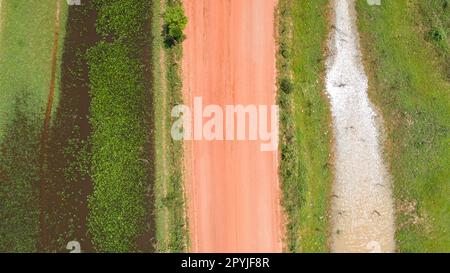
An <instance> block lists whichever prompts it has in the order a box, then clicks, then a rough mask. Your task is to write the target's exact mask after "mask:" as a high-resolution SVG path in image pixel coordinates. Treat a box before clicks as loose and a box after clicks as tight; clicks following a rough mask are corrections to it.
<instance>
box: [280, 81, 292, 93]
mask: <svg viewBox="0 0 450 273" xmlns="http://www.w3.org/2000/svg"><path fill="white" fill-rule="evenodd" d="M280 88H281V90H282V91H283V92H284V93H286V94H290V93H291V92H292V90H294V86H293V84H292V82H291V80H289V79H287V78H284V79H281V81H280Z"/></svg>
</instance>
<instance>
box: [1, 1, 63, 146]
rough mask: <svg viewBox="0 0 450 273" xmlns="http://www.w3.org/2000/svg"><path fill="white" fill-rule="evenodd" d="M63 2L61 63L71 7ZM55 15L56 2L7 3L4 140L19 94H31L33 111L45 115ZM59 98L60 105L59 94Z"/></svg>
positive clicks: (3, 55) (3, 50)
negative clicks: (66, 25) (13, 106)
mask: <svg viewBox="0 0 450 273" xmlns="http://www.w3.org/2000/svg"><path fill="white" fill-rule="evenodd" d="M62 2H63V4H62V5H61V35H60V39H59V41H60V44H59V54H58V56H59V58H58V60H60V59H61V58H60V56H61V52H62V43H63V40H64V27H65V21H66V15H67V5H66V4H65V1H62ZM55 11H56V2H55V1H53V0H45V1H27V0H3V6H2V11H1V12H2V15H1V17H2V29H1V36H0V37H1V39H0V86H1V92H0V116H1V117H2V118H1V119H0V139H1V137H2V136H3V133H2V131H3V130H2V128H3V127H4V125H5V122H6V121H7V120H8V113H10V112H11V110H12V102H13V101H14V97H15V96H16V95H17V94H18V92H19V91H22V92H26V93H29V94H30V95H29V100H30V101H31V102H32V103H31V104H30V106H31V107H33V111H34V110H42V113H44V108H45V106H46V104H47V97H48V91H49V83H50V77H51V70H50V68H51V53H52V47H53V37H54V30H55V23H54V21H55V17H56V15H55ZM26 14H33V16H26ZM58 74H59V73H58ZM58 82H59V76H58V80H57V82H56V86H58V85H59V84H58ZM55 94H56V98H55V105H56V104H57V94H58V92H55ZM42 118H43V117H42Z"/></svg>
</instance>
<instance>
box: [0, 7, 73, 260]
mask: <svg viewBox="0 0 450 273" xmlns="http://www.w3.org/2000/svg"><path fill="white" fill-rule="evenodd" d="M55 11H56V2H55V1H53V0H45V1H28V0H4V1H3V4H2V10H1V21H2V24H1V30H0V33H1V35H0V143H1V150H2V156H1V158H0V182H1V183H0V200H1V201H0V207H2V210H1V211H0V218H1V219H2V221H0V234H1V235H0V251H12V252H16V251H20V252H32V251H35V250H36V247H37V242H38V231H39V222H38V221H39V220H38V215H39V213H38V212H39V207H38V199H37V198H38V196H37V195H38V192H37V184H38V182H39V171H38V170H39V137H40V134H41V130H42V128H43V125H44V124H43V120H44V113H45V107H46V105H47V97H48V94H49V87H50V78H51V62H52V60H51V58H52V47H53V39H54V30H55V17H56V12H55ZM30 14H32V15H33V16H29V15H30ZM66 14H67V5H66V4H65V2H64V3H63V4H62V5H61V29H60V30H61V31H60V36H59V45H60V46H59V50H58V57H59V58H58V63H60V59H61V58H60V56H61V52H62V43H63V40H64V26H65V22H66ZM58 67H59V66H58ZM58 83H59V70H58V71H57V82H56V84H57V85H56V86H58ZM55 93H56V98H55V102H57V94H58V90H55ZM54 105H56V103H55V104H54ZM24 170H26V171H24ZM3 208H5V209H3Z"/></svg>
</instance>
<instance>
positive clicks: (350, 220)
mask: <svg viewBox="0 0 450 273" xmlns="http://www.w3.org/2000/svg"><path fill="white" fill-rule="evenodd" d="M334 10H335V21H334V27H333V37H332V38H331V41H330V52H331V56H330V59H329V61H328V71H327V78H326V85H327V91H328V94H329V95H330V99H331V105H332V113H333V119H334V132H335V141H336V157H335V160H336V161H335V168H336V169H335V174H336V180H335V184H334V189H333V191H334V195H333V196H335V198H333V202H332V211H331V212H332V217H333V221H332V225H333V228H332V231H333V233H332V236H331V250H332V251H333V252H393V251H394V250H395V243H394V217H393V205H392V193H391V184H390V180H389V176H388V173H387V170H386V168H385V166H384V163H383V156H382V153H381V147H380V142H381V140H380V136H381V134H380V132H381V125H382V122H381V119H379V118H378V115H377V114H376V112H375V110H374V108H373V106H372V105H371V103H370V101H369V98H368V95H367V89H368V80H367V76H366V74H365V72H364V68H363V65H362V60H361V52H360V50H359V40H358V33H357V29H356V12H355V8H354V0H335V1H334Z"/></svg>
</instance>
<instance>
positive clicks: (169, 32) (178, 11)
mask: <svg viewBox="0 0 450 273" xmlns="http://www.w3.org/2000/svg"><path fill="white" fill-rule="evenodd" d="M164 23H165V27H164V29H165V36H166V43H167V44H168V45H169V46H172V45H174V44H176V43H179V42H182V41H183V40H184V38H185V35H184V33H183V31H184V28H185V27H186V25H187V17H186V16H185V15H184V10H183V7H182V6H181V5H179V4H178V5H175V6H171V7H168V8H167V10H166V13H165V15H164Z"/></svg>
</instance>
